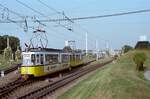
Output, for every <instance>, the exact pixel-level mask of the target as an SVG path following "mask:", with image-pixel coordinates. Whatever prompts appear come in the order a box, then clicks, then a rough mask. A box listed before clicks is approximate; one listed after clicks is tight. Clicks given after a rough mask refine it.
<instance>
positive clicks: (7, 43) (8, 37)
mask: <svg viewBox="0 0 150 99" xmlns="http://www.w3.org/2000/svg"><path fill="white" fill-rule="evenodd" d="M7 48H9V37H7Z"/></svg>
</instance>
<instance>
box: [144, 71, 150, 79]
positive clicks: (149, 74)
mask: <svg viewBox="0 0 150 99" xmlns="http://www.w3.org/2000/svg"><path fill="white" fill-rule="evenodd" d="M144 76H145V78H146V79H148V80H150V71H146V72H145V73H144Z"/></svg>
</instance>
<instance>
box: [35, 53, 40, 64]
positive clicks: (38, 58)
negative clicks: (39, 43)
mask: <svg viewBox="0 0 150 99" xmlns="http://www.w3.org/2000/svg"><path fill="white" fill-rule="evenodd" d="M36 59H37V63H39V62H40V57H39V54H37V55H36Z"/></svg>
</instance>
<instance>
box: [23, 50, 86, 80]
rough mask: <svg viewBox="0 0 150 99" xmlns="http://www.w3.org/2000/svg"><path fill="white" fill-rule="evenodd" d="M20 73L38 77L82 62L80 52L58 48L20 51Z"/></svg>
mask: <svg viewBox="0 0 150 99" xmlns="http://www.w3.org/2000/svg"><path fill="white" fill-rule="evenodd" d="M22 56H23V63H22V66H21V75H32V76H34V77H40V76H44V75H47V74H51V73H54V72H58V71H61V70H64V69H69V68H71V67H75V66H78V65H81V64H84V61H83V54H82V53H81V52H65V51H63V50H60V49H51V48H30V49H28V50H27V51H24V52H22Z"/></svg>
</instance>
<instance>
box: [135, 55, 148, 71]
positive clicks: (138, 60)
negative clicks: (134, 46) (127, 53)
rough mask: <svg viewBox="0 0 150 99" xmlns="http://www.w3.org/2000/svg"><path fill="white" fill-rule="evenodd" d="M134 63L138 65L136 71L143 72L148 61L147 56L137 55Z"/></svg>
mask: <svg viewBox="0 0 150 99" xmlns="http://www.w3.org/2000/svg"><path fill="white" fill-rule="evenodd" d="M133 61H134V62H135V64H136V70H138V71H143V70H144V67H143V64H144V62H145V61H146V55H145V54H144V53H140V52H138V53H135V54H134V56H133Z"/></svg>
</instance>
